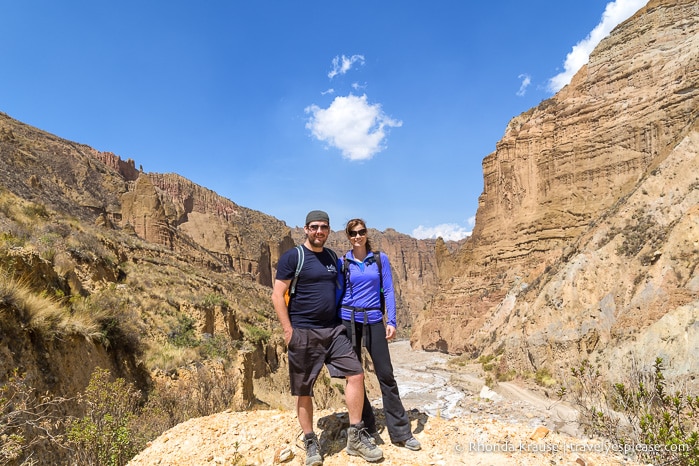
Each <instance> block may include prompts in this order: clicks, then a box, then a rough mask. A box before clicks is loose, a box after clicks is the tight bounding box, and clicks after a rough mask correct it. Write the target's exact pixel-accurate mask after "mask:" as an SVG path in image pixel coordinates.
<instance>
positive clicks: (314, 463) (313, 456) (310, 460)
mask: <svg viewBox="0 0 699 466" xmlns="http://www.w3.org/2000/svg"><path fill="white" fill-rule="evenodd" d="M303 443H304V446H305V447H306V466H321V465H322V464H323V457H322V456H321V454H320V443H319V442H318V437H316V435H315V434H313V435H312V436H311V437H306V438H304V439H303Z"/></svg>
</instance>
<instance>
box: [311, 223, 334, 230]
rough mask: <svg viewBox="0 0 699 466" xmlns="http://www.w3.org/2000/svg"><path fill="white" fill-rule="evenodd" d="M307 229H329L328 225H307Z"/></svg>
mask: <svg viewBox="0 0 699 466" xmlns="http://www.w3.org/2000/svg"><path fill="white" fill-rule="evenodd" d="M308 229H309V230H311V231H318V230H321V231H328V230H329V229H330V225H315V224H314V225H308Z"/></svg>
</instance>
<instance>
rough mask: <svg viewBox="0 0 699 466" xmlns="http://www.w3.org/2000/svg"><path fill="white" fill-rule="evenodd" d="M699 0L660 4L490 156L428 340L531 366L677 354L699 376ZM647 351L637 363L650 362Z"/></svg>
mask: <svg viewBox="0 0 699 466" xmlns="http://www.w3.org/2000/svg"><path fill="white" fill-rule="evenodd" d="M698 83H699V4H697V3H696V2H694V1H686V0H679V1H674V0H673V1H668V0H665V1H663V0H652V1H650V2H649V3H648V4H647V5H646V6H645V7H644V8H642V9H641V10H639V11H638V12H637V13H636V14H635V15H634V16H633V17H631V18H630V19H628V20H627V21H626V22H624V23H622V24H621V25H619V26H618V27H617V28H615V29H614V31H612V33H611V34H610V35H609V36H608V37H607V38H606V39H604V40H603V41H602V42H601V43H600V44H599V45H598V47H597V48H596V49H595V50H594V52H593V53H592V54H591V55H590V59H589V63H588V64H587V65H586V66H584V67H583V68H582V69H581V70H580V71H579V72H578V73H577V74H576V75H575V76H574V78H573V79H572V81H571V83H570V84H569V85H568V86H566V87H565V88H564V89H562V90H561V91H560V92H559V93H558V94H556V95H555V96H553V97H552V98H551V99H549V100H546V101H544V102H542V103H541V104H540V105H539V106H537V107H536V108H533V109H531V110H529V111H527V112H525V113H523V114H522V115H519V116H518V117H515V118H514V119H513V120H512V121H511V122H510V123H509V124H508V126H507V128H506V131H505V134H504V136H503V138H502V140H501V141H500V142H498V143H497V146H496V151H495V152H494V153H492V154H490V155H488V156H487V157H486V158H485V159H484V160H483V177H484V190H483V193H482V194H481V196H480V198H479V207H478V212H477V215H476V224H475V228H474V231H473V236H472V237H471V238H470V239H469V240H468V241H466V243H465V244H464V245H463V246H462V247H461V248H460V249H459V250H458V251H457V252H456V253H453V254H451V253H450V252H449V251H448V250H447V249H446V248H445V246H444V245H443V244H441V243H438V244H437V245H436V254H437V262H438V268H439V290H438V292H437V293H436V297H435V300H434V301H433V302H432V303H431V306H429V309H428V311H427V312H425V313H424V314H422V315H421V316H420V321H419V322H418V324H417V327H416V328H415V330H414V333H413V337H412V340H413V343H414V344H415V345H417V346H419V347H422V348H425V349H435V350H442V351H447V352H451V353H463V352H465V353H470V354H473V355H474V356H477V355H479V354H504V358H503V359H504V361H505V362H504V363H503V364H504V365H506V366H508V367H509V368H510V369H516V370H518V371H523V372H526V371H535V370H538V369H541V368H549V369H565V367H564V366H566V365H569V364H570V362H571V361H573V360H579V359H581V358H589V359H592V360H596V361H597V362H603V363H604V364H603V365H604V366H605V368H607V369H610V370H618V369H622V368H628V367H629V365H630V364H631V363H632V360H633V359H634V358H640V359H643V361H642V362H644V363H647V362H648V358H650V359H651V361H650V362H652V360H653V359H654V358H655V356H664V357H666V358H667V359H669V360H670V361H672V362H677V364H673V367H672V369H671V372H673V374H674V375H688V374H696V373H697V369H699V367H696V365H695V364H694V363H692V362H691V361H690V360H691V359H692V358H691V357H690V355H691V354H693V353H692V352H693V351H696V347H695V346H696V343H692V342H696V341H699V339H697V338H696V337H697V328H696V323H695V322H696V318H697V313H698V308H699V302H698V301H697V298H698V296H699V287H697V283H699V277H698V276H697V263H698V262H699V244H698V243H697V238H699V234H698V233H697V205H698V204H699V189H698V188H699V175H697V174H698V173H699V166H698V165H699V159H698V158H697V139H698V138H699V133H698V129H699V128H698V126H697V114H698V113H699V84H698ZM637 362H638V361H637Z"/></svg>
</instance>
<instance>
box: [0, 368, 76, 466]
mask: <svg viewBox="0 0 699 466" xmlns="http://www.w3.org/2000/svg"><path fill="white" fill-rule="evenodd" d="M64 402H65V399H63V398H58V397H50V396H47V395H46V396H43V395H39V394H38V393H37V392H36V389H34V388H33V387H31V386H30V384H29V383H28V381H27V379H26V377H25V375H24V374H20V373H19V371H18V370H17V369H15V370H14V371H13V374H12V375H11V376H10V378H9V379H8V380H7V381H5V382H4V383H2V384H0V464H3V465H5V464H31V460H30V458H31V457H32V456H33V455H34V452H33V449H34V448H36V447H37V446H38V445H41V444H47V443H52V442H54V441H56V440H58V439H59V438H60V435H59V433H58V431H59V430H60V427H61V415H60V407H61V405H62V404H63V403H64Z"/></svg>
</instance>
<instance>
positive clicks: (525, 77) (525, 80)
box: [517, 74, 532, 97]
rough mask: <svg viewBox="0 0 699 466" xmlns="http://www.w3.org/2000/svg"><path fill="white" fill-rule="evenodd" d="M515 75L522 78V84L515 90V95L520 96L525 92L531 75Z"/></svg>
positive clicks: (530, 80) (530, 81)
mask: <svg viewBox="0 0 699 466" xmlns="http://www.w3.org/2000/svg"><path fill="white" fill-rule="evenodd" d="M517 77H518V78H519V79H521V80H522V84H521V85H520V86H519V90H518V91H517V95H518V96H520V97H522V96H524V94H526V93H527V88H528V87H529V85H530V84H531V83H532V77H531V76H529V75H528V74H520V75H519V76H517Z"/></svg>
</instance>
